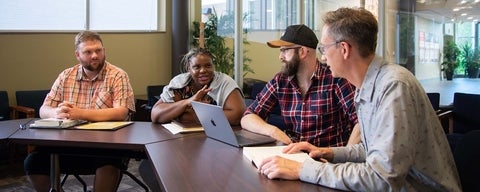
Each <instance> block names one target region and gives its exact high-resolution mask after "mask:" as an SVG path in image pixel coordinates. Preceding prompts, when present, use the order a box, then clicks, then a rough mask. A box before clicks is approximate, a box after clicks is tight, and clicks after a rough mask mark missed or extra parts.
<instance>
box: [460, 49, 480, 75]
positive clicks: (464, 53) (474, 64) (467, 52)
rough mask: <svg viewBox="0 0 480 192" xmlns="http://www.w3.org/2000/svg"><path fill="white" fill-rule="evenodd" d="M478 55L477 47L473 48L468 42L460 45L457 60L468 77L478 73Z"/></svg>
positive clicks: (479, 63) (479, 64) (479, 66)
mask: <svg viewBox="0 0 480 192" xmlns="http://www.w3.org/2000/svg"><path fill="white" fill-rule="evenodd" d="M479 55H480V54H479V51H478V49H474V48H473V47H472V45H471V44H470V43H465V44H463V45H462V46H461V47H460V58H459V61H460V63H461V65H462V66H463V68H464V69H465V72H466V74H467V75H468V76H469V77H476V76H477V75H478V69H479V68H480V62H479V58H480V57H479Z"/></svg>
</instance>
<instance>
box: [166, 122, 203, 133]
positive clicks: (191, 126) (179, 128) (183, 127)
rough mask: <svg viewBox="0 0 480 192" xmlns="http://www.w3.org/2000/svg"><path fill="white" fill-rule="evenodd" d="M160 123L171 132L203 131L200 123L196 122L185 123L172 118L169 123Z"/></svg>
mask: <svg viewBox="0 0 480 192" xmlns="http://www.w3.org/2000/svg"><path fill="white" fill-rule="evenodd" d="M162 125H163V127H165V128H166V129H167V130H168V131H170V132H171V133H172V134H177V133H189V132H199V131H204V130H203V127H202V125H200V124H199V123H196V122H192V123H186V122H180V121H177V120H173V121H172V122H171V123H165V124H162Z"/></svg>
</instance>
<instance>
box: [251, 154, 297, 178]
mask: <svg viewBox="0 0 480 192" xmlns="http://www.w3.org/2000/svg"><path fill="white" fill-rule="evenodd" d="M301 169H302V164H301V163H299V162H297V161H293V160H289V159H285V158H282V157H279V156H273V157H269V158H266V159H264V160H262V162H261V163H260V165H259V166H258V171H259V172H260V173H262V174H264V175H265V176H267V177H268V178H269V179H277V178H278V179H288V180H298V179H299V178H300V170H301Z"/></svg>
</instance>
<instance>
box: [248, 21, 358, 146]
mask: <svg viewBox="0 0 480 192" xmlns="http://www.w3.org/2000/svg"><path fill="white" fill-rule="evenodd" d="M267 44H268V46H270V47H273V48H280V56H279V58H280V60H281V62H282V70H281V72H279V73H277V74H276V75H275V77H273V79H272V80H270V82H268V83H267V85H266V87H265V88H264V89H263V90H262V92H260V93H259V94H258V95H257V97H256V98H255V100H254V101H253V102H252V104H250V106H248V108H247V110H246V111H245V114H244V116H243V118H242V120H241V123H242V127H243V128H245V129H247V130H250V131H252V132H257V133H260V134H264V135H269V136H271V137H273V138H275V139H277V140H278V141H281V142H283V143H285V144H289V143H292V142H300V141H307V142H309V143H311V144H313V145H315V146H324V147H327V146H332V147H335V146H345V145H347V143H348V144H355V143H358V142H359V141H360V139H359V137H360V135H359V134H358V133H359V132H358V128H357V127H355V126H356V125H357V124H356V123H357V115H356V112H355V107H354V105H353V103H354V102H353V96H354V89H355V87H354V86H353V85H351V84H350V83H349V82H348V81H347V80H345V79H342V78H334V77H333V76H332V72H331V71H330V69H328V67H327V66H326V65H325V64H321V63H320V62H319V61H318V59H317V57H316V48H317V44H318V39H317V37H316V35H315V33H314V32H313V31H312V30H311V29H309V28H308V27H307V26H305V25H291V26H288V27H287V29H286V30H285V33H284V34H283V35H282V37H281V38H280V40H276V41H270V42H267ZM277 106H280V109H281V116H282V117H283V120H284V122H285V127H284V128H278V127H276V126H274V125H270V124H268V123H267V122H266V121H265V119H266V118H267V117H268V115H269V114H270V113H271V112H272V110H273V109H274V108H275V107H277ZM354 127H355V129H354ZM352 133H353V134H352ZM349 139H350V140H349Z"/></svg>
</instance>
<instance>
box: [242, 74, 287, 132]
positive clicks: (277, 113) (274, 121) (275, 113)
mask: <svg viewBox="0 0 480 192" xmlns="http://www.w3.org/2000/svg"><path fill="white" fill-rule="evenodd" d="M266 84H267V83H266V82H257V83H254V84H253V85H252V87H251V91H252V92H251V93H250V97H251V99H245V104H247V106H248V105H250V104H251V103H252V101H253V99H255V97H256V96H257V94H258V93H260V92H262V90H263V89H264V88H265V85H266ZM281 113H282V112H281V110H280V106H279V105H277V106H276V107H275V108H274V109H273V110H272V112H271V113H270V115H269V116H268V118H267V123H269V124H271V125H275V126H277V127H278V128H280V129H283V128H284V127H285V121H284V120H283V117H282V114H281Z"/></svg>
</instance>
